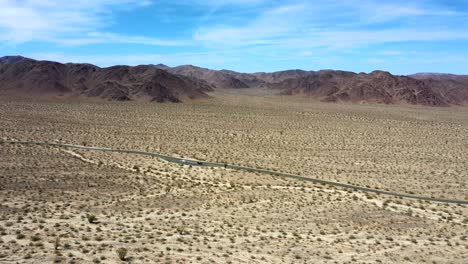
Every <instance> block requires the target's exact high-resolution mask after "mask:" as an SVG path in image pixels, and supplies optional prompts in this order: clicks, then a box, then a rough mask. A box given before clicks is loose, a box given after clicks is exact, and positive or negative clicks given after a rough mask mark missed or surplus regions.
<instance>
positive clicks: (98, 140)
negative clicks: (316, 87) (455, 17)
mask: <svg viewBox="0 0 468 264" xmlns="http://www.w3.org/2000/svg"><path fill="white" fill-rule="evenodd" d="M212 96H213V99H210V100H204V101H197V102H187V103H182V104H150V103H137V102H128V103H113V102H94V103H92V102H87V103H85V102H80V101H69V102H64V101H54V100H48V101H31V100H24V99H6V98H3V99H0V140H31V141H47V142H62V143H70V144H78V145H87V146H96V147H109V148H122V149H135V150H145V151H154V152H160V153H163V154H168V155H173V156H179V157H187V158H193V159H199V160H205V161H217V162H226V163H231V164H241V165H247V166H251V167H258V168H268V169H274V170H279V171H285V172H290V173H295V174H301V175H303V176H309V177H313V178H320V179H327V180H334V181H340V182H348V183H353V184H357V185H361V186H370V187H373V188H379V189H385V190H391V191H396V192H401V193H410V194H417V195H422V196H433V197H441V198H450V199H459V200H466V199H468V170H467V168H468V108H466V107H446V108H428V107H417V106H407V105H392V106H384V105H364V104H355V105H350V104H325V103H320V102H315V101H309V100H308V99H305V98H296V97H281V96H272V95H271V94H270V93H268V92H266V91H262V90H251V91H218V92H216V93H213V94H212ZM0 201H1V204H0V263H118V262H121V260H119V257H118V254H117V250H118V249H119V248H125V249H126V250H127V255H126V257H125V261H127V262H132V263H403V262H413V263H466V261H467V259H468V240H467V239H468V237H467V235H468V234H467V226H468V207H467V206H462V205H449V204H443V203H431V202H420V201H417V200H410V199H399V198H396V197H392V196H385V195H375V194H368V193H364V192H355V191H349V190H346V189H340V188H333V187H330V186H323V185H316V184H311V183H306V182H301V181H296V180H288V179H282V178H278V177H273V176H270V175H266V174H260V173H248V172H243V171H235V170H230V169H224V168H203V167H202V168H200V167H189V166H180V165H176V164H171V163H167V162H165V161H162V160H159V159H156V158H150V157H145V156H139V155H133V154H116V153H106V152H100V151H89V150H80V151H77V150H70V149H61V148H52V147H43V146H22V145H4V144H1V145H0ZM93 216H95V218H96V219H94V221H91V222H90V221H89V220H93V219H92V217H93Z"/></svg>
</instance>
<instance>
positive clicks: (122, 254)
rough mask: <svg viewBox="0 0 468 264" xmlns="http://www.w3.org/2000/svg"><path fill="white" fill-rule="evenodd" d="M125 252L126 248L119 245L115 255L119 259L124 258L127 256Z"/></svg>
mask: <svg viewBox="0 0 468 264" xmlns="http://www.w3.org/2000/svg"><path fill="white" fill-rule="evenodd" d="M127 252H128V251H127V249H126V248H123V247H121V248H119V249H117V256H119V259H120V260H125V259H126V257H127Z"/></svg>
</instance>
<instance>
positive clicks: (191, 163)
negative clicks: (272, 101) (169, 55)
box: [0, 141, 468, 205]
mask: <svg viewBox="0 0 468 264" xmlns="http://www.w3.org/2000/svg"><path fill="white" fill-rule="evenodd" d="M0 144H22V145H40V146H52V147H61V148H72V149H87V150H97V151H109V152H119V153H130V154H139V155H147V156H153V157H158V158H161V159H163V160H166V161H168V162H172V163H177V164H182V165H189V166H199V167H223V168H229V169H237V170H244V171H250V172H260V173H267V174H270V175H274V176H280V177H285V178H292V179H296V180H302V181H308V182H314V183H319V184H328V185H332V186H337V187H342V188H347V189H352V190H358V191H364V192H371V193H377V194H384V195H391V196H396V197H400V198H409V199H416V200H422V201H430V202H439V203H450V204H463V205H468V201H467V200H464V201H463V200H451V199H443V198H432V197H424V196H417V195H411V194H404V193H396V192H390V191H384V190H380V189H373V188H367V187H361V186H356V185H352V184H347V183H340V182H334V181H327V180H320V179H314V178H309V177H304V176H300V175H296V174H290V173H285V172H278V171H271V170H264V169H256V168H250V167H244V166H238V165H230V164H224V163H216V162H205V161H198V160H191V159H182V158H176V157H171V156H167V155H163V154H160V153H153V152H146V151H139V150H125V149H110V148H98V147H86V146H79V145H69V144H60V143H48V142H34V141H0Z"/></svg>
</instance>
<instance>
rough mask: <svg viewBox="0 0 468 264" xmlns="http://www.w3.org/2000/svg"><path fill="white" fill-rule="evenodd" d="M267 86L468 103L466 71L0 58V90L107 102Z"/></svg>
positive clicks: (386, 99)
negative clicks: (401, 72) (250, 68)
mask: <svg viewBox="0 0 468 264" xmlns="http://www.w3.org/2000/svg"><path fill="white" fill-rule="evenodd" d="M257 87H259V88H264V89H270V90H272V91H274V92H275V93H277V94H280V95H291V96H307V97H312V98H317V99H320V100H322V101H326V102H356V103H384V104H393V103H408V104H417V105H427V106H449V105H463V104H466V103H467V102H468V75H453V74H439V73H418V74H413V75H409V76H397V75H392V74H390V73H388V72H384V71H373V72H371V73H368V74H367V73H354V72H348V71H338V70H320V71H304V70H287V71H279V72H271V73H268V72H258V73H240V72H235V71H230V70H212V69H206V68H201V67H197V66H193V65H183V66H177V67H169V66H166V65H163V64H157V65H139V66H112V67H107V68H101V67H98V66H95V65H91V64H84V63H67V64H62V63H58V62H53V61H37V60H33V59H29V58H25V57H21V56H6V57H0V95H2V96H7V95H15V96H32V97H83V98H102V99H108V100H117V101H128V100H140V99H141V100H149V101H154V102H182V101H185V100H192V99H199V98H209V92H210V91H213V90H215V89H249V88H257Z"/></svg>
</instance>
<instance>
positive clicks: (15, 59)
mask: <svg viewBox="0 0 468 264" xmlns="http://www.w3.org/2000/svg"><path fill="white" fill-rule="evenodd" d="M25 59H27V58H25V57H23V56H5V57H0V64H12V63H17V62H20V61H23V60H25Z"/></svg>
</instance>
